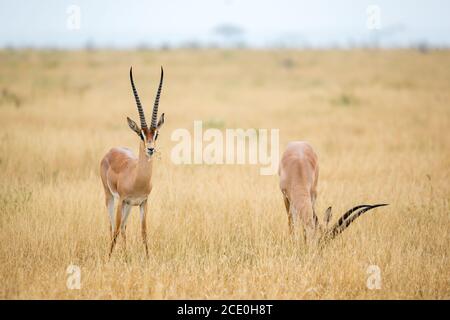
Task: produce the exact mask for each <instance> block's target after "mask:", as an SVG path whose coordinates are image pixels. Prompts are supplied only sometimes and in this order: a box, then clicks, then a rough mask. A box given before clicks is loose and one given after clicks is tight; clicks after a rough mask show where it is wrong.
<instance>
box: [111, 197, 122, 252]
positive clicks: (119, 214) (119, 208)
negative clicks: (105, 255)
mask: <svg viewBox="0 0 450 320" xmlns="http://www.w3.org/2000/svg"><path fill="white" fill-rule="evenodd" d="M122 207H123V200H122V199H120V200H119V205H118V206H117V213H116V225H115V230H114V234H113V237H112V241H111V248H110V250H109V258H111V254H112V252H113V249H114V246H115V245H116V240H117V236H118V235H119V232H120V223H121V220H122Z"/></svg>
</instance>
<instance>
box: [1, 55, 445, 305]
mask: <svg viewBox="0 0 450 320" xmlns="http://www.w3.org/2000/svg"><path fill="white" fill-rule="evenodd" d="M161 64H162V65H164V67H165V70H166V82H165V87H164V89H163V95H162V100H161V105H160V109H161V110H162V111H164V112H165V113H166V124H165V127H164V129H163V130H162V132H161V135H160V137H161V138H160V139H159V147H160V150H161V159H159V160H158V161H156V162H155V164H154V167H155V176H154V190H153V192H152V194H151V201H150V214H149V217H148V225H149V237H150V238H149V239H150V243H149V244H150V251H151V259H150V260H149V261H146V260H145V255H144V250H143V246H142V244H141V238H140V232H139V219H138V214H137V209H133V211H132V214H131V217H130V219H129V226H128V229H127V234H128V248H127V249H128V250H127V252H126V253H125V252H124V250H123V245H122V244H123V243H122V241H121V239H120V238H119V243H118V246H117V248H116V249H117V250H116V251H115V254H114V255H113V258H112V259H111V261H110V262H107V247H108V243H109V232H108V218H107V213H106V209H105V207H104V198H103V191H102V187H101V183H100V178H99V174H98V169H99V161H100V159H101V157H102V156H103V154H104V153H105V152H106V151H107V150H108V149H109V148H110V147H112V146H116V145H126V146H130V147H132V148H133V149H134V150H137V146H138V139H137V137H136V136H135V134H133V133H132V132H131V131H130V130H129V128H128V127H127V124H126V118H125V117H126V116H127V115H129V116H131V117H133V118H135V119H137V118H138V117H137V112H136V109H135V105H134V102H133V98H132V94H131V90H130V85H129V82H128V81H129V80H128V74H127V72H128V68H129V66H130V65H133V66H134V68H135V79H136V83H137V85H138V88H139V89H140V93H141V98H142V100H143V101H144V103H145V104H144V106H147V108H149V107H150V106H151V104H152V101H153V97H154V92H155V89H156V85H157V81H158V68H159V65H161ZM449 65H450V52H448V51H441V52H430V53H428V54H421V53H418V52H414V51H386V52H382V51H356V50H355V51H348V52H344V51H326V52H315V51H306V52H294V51H272V52H257V51H225V52H224V51H167V52H144V51H142V52H71V53H69V52H33V51H21V52H6V51H3V52H0V68H1V73H0V90H1V92H0V125H1V133H0V172H1V174H0V201H1V203H0V243H1V245H0V258H1V259H0V282H1V289H0V297H1V298H7V299H13V298H19V299H22V298H62V299H72V298H74V299H78V298H100V299H103V298H106V299H109V298H126V299H129V298H138V299H139V298H169V299H170V298H251V299H252V298H281V299H285V298H289V299H291V298H295V299H297V298H299V299H304V298H306V299H308V298H311V299H316V298H325V299H328V298H346V299H361V298H369V299H380V298H389V299H397V298H419V299H421V298H436V299H448V298H450V283H449V281H450V271H449V270H450V269H449V244H450V243H449V240H450V233H449V226H450V223H449V222H450V221H449V219H450V215H449V213H450V205H449V200H450V187H449V179H450V135H449V134H448V129H449V127H450V105H449V103H450V102H449V101H450V91H449V90H448V89H449V88H450V69H449V68H448V66H449ZM147 110H148V109H147ZM147 112H149V111H147ZM195 119H201V120H204V121H209V122H210V123H220V126H223V127H224V128H235V127H240V128H280V139H281V143H280V146H281V147H284V146H285V144H286V143H287V141H290V140H308V141H310V142H311V143H312V144H313V146H315V148H316V151H317V153H318V154H319V159H320V163H321V177H320V181H319V198H318V209H319V212H320V213H322V212H323V211H324V209H325V208H326V207H327V206H328V205H330V204H333V205H334V212H335V214H337V213H339V212H342V211H343V210H345V209H347V208H349V207H350V206H353V205H355V204H358V203H362V202H369V203H376V202H388V203H390V204H391V205H390V206H389V207H387V208H382V209H377V210H375V211H374V212H372V213H370V214H368V215H366V216H364V217H363V218H361V219H359V220H358V221H357V222H356V223H355V224H354V225H353V226H352V227H351V228H350V229H349V230H347V231H346V232H345V233H344V234H343V235H342V236H341V237H340V238H339V239H338V240H336V241H334V242H333V243H332V244H331V245H330V246H329V247H327V248H326V249H325V250H324V251H322V252H308V251H306V250H305V249H304V248H303V246H302V244H299V243H293V242H291V241H290V239H289V237H288V234H287V218H286V213H285V211H284V205H283V202H282V199H281V194H280V192H279V190H278V185H277V183H278V182H277V177H276V176H260V175H259V167H258V166H251V167H249V166H238V165H236V166H230V165H222V166H203V165H197V166H195V165H191V166H187V165H181V166H176V165H174V164H172V163H171V162H170V157H169V155H170V150H171V148H172V146H173V145H174V144H175V143H174V142H172V141H171V140H170V134H171V132H172V131H173V130H174V129H176V128H182V127H184V128H188V129H192V124H193V120H195ZM280 152H281V150H280ZM335 219H336V217H335ZM69 264H76V265H79V266H80V268H81V272H82V274H81V277H82V279H81V282H82V284H81V285H82V288H81V290H68V289H67V288H66V279H67V275H66V268H67V266H68V265H69ZM371 264H375V265H378V266H379V267H380V269H381V271H382V288H381V289H380V290H369V289H368V288H367V287H366V280H367V277H368V275H367V274H366V270H367V267H368V266H369V265H371ZM312 288H314V289H315V290H313V289H312Z"/></svg>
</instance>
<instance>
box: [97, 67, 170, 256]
mask: <svg viewBox="0 0 450 320" xmlns="http://www.w3.org/2000/svg"><path fill="white" fill-rule="evenodd" d="M163 77H164V71H163V68H162V67H161V78H160V80H159V87H158V91H157V93H156V98H155V103H154V105H153V113H152V122H151V124H150V128H148V127H147V123H146V122H145V115H144V111H143V109H142V105H141V102H140V100H139V96H138V93H137V90H136V87H135V86H134V81H133V70H132V68H130V81H131V87H132V89H133V94H134V98H135V100H136V105H137V109H138V112H139V119H140V122H141V127H139V126H138V125H137V124H136V122H134V121H133V120H131V119H130V118H128V117H127V120H128V126H129V127H130V128H131V130H133V131H134V132H135V133H136V134H137V135H138V137H139V139H140V143H139V156H138V157H136V156H135V155H134V154H133V152H132V151H131V150H130V149H128V148H123V147H121V148H112V149H111V150H109V152H108V153H107V154H106V155H105V156H104V157H103V159H102V161H101V164H100V175H101V178H102V182H103V187H104V189H105V200H106V207H107V209H108V213H109V220H110V222H111V237H112V240H111V248H110V251H109V257H111V254H112V252H113V249H114V246H115V244H116V239H117V236H118V235H119V231H121V233H122V236H123V239H124V241H125V243H126V236H125V229H126V225H127V218H128V215H129V213H130V209H131V207H132V206H139V208H140V213H141V229H142V230H141V231H142V240H143V242H144V246H145V254H146V256H147V257H148V246H147V231H146V223H145V219H146V216H147V199H148V195H149V194H150V192H151V191H152V164H153V158H152V156H153V154H154V152H155V141H156V139H157V138H158V132H159V129H160V128H161V126H162V125H163V124H164V113H163V114H162V115H161V117H160V118H159V121H158V122H156V120H157V116H158V104H159V97H160V94H161V88H162V84H163ZM115 200H117V201H118V206H117V213H116V217H115V219H114V202H115Z"/></svg>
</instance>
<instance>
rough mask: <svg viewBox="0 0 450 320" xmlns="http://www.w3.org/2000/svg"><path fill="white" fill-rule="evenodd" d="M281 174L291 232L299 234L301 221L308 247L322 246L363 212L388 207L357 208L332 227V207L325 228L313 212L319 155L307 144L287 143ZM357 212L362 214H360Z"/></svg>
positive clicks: (300, 142) (326, 218) (326, 215)
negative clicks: (298, 228)
mask: <svg viewBox="0 0 450 320" xmlns="http://www.w3.org/2000/svg"><path fill="white" fill-rule="evenodd" d="M278 174H279V176H280V188H281V192H282V193H283V199H284V204H285V206H286V212H287V214H288V224H289V230H290V233H291V234H294V233H295V232H296V231H297V230H296V225H297V224H298V220H300V222H301V224H302V227H303V231H304V237H305V241H306V242H307V243H308V244H316V243H319V244H323V243H325V242H327V241H329V240H331V239H333V238H334V237H336V236H337V235H338V234H340V233H341V232H342V231H344V230H345V229H346V228H347V227H348V226H349V225H350V224H351V223H352V222H353V221H354V220H355V219H356V218H358V217H359V216H361V215H362V214H363V213H364V212H367V211H369V210H371V209H374V208H377V207H381V206H386V205H387V204H376V205H359V206H356V207H354V208H352V209H350V210H348V211H347V212H346V213H344V214H343V215H342V217H341V218H340V219H339V220H338V221H337V222H336V224H335V225H334V226H333V227H331V228H329V227H328V224H329V222H330V220H331V207H329V208H328V209H327V210H326V212H325V216H324V222H325V226H322V225H321V224H320V223H319V221H318V218H317V215H316V212H315V209H314V205H315V202H316V197H317V182H318V179H319V164H318V159H317V155H316V153H315V152H314V150H313V148H312V147H311V145H310V144H308V143H307V142H303V141H294V142H290V143H289V144H288V146H287V148H286V151H285V152H284V153H283V156H282V158H281V162H280V166H279V170H278ZM358 210H360V211H359V212H358ZM353 213H354V214H353Z"/></svg>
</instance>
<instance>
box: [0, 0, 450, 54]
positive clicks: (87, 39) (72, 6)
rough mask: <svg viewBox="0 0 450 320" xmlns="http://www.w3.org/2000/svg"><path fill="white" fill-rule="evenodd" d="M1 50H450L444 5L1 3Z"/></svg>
mask: <svg viewBox="0 0 450 320" xmlns="http://www.w3.org/2000/svg"><path fill="white" fill-rule="evenodd" d="M0 9H1V10H0V26H1V28H0V48H13V49H20V48H31V49H69V50H70V49H85V48H88V49H133V48H140V49H164V48H255V49H271V48H292V49H295V48H299V49H308V48H311V49H321V48H325V49H326V48H355V47H380V48H410V47H422V48H450V36H449V34H450V19H448V18H447V17H446V15H447V14H448V12H450V3H449V2H445V3H442V2H441V1H436V0H432V1H417V0H416V1H403V0H400V1H395V2H393V1H386V0H382V1H376V2H373V1H360V2H358V4H356V5H355V4H354V3H353V2H351V1H349V0H344V1H339V3H337V2H333V3H328V2H327V1H323V0H319V1H315V2H314V3H308V2H306V1H292V0H281V1H276V2H275V1H268V0H262V1H256V0H248V1H245V2H238V1H237V0H220V1H214V2H213V1H207V0H194V1H191V2H183V1H181V0H172V1H167V2H156V1H133V2H132V3H128V2H126V1H123V0H120V1H116V2H107V1H106V0H99V1H95V2H92V1H91V2H90V1H87V0H80V1H56V0H49V1H45V2H42V1H36V0H32V1H24V0H18V1H5V0H1V1H0Z"/></svg>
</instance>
